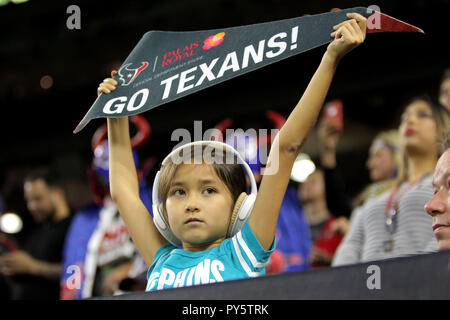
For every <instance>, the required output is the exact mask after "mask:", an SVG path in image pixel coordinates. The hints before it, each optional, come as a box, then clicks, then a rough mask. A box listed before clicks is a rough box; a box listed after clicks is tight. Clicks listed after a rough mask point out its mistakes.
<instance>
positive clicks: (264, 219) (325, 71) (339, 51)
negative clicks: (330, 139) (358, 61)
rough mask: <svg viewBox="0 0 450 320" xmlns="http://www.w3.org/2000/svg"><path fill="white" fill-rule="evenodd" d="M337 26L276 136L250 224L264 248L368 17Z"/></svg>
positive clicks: (353, 17)
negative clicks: (298, 164) (292, 177)
mask: <svg viewBox="0 0 450 320" xmlns="http://www.w3.org/2000/svg"><path fill="white" fill-rule="evenodd" d="M347 16H348V17H349V18H350V20H346V21H344V22H342V23H340V24H339V25H337V26H335V27H334V28H335V30H336V31H334V32H333V33H331V36H332V37H334V38H335V39H334V40H333V41H332V42H331V43H330V44H329V45H328V47H327V50H326V52H325V54H324V55H323V57H322V60H321V62H320V65H319V67H318V68H317V70H316V72H315V73H314V75H313V77H312V79H311V81H310V82H309V84H308V87H307V88H306V90H305V92H304V93H303V96H302V97H301V99H300V101H299V102H298V104H297V105H296V107H295V108H294V110H293V111H292V113H291V114H290V116H289V117H288V119H287V121H286V123H285V124H284V126H283V127H282V128H281V130H280V132H279V133H278V135H277V137H276V139H275V140H274V142H273V144H272V147H271V151H270V154H269V158H268V163H267V166H266V172H267V173H269V174H265V175H264V176H263V179H262V182H261V186H260V189H259V191H258V196H257V199H256V202H255V205H254V207H253V210H252V213H251V215H250V218H249V224H250V227H251V228H252V230H253V232H254V233H255V235H256V237H257V238H258V240H259V242H260V244H261V245H262V246H263V247H264V249H266V250H267V249H269V248H270V246H271V245H272V242H273V239H274V236H275V230H276V225H277V220H278V214H279V210H280V206H281V202H282V201H283V197H284V193H285V191H286V187H287V184H288V183H289V178H290V174H291V170H292V166H293V164H294V161H295V159H296V158H297V155H298V153H299V152H300V149H301V147H302V144H303V142H304V139H305V137H306V135H307V134H308V132H309V131H310V130H311V128H312V127H313V126H314V124H315V122H316V120H317V117H318V115H319V112H320V109H321V107H322V105H323V103H324V101H325V98H326V95H327V92H328V89H329V87H330V84H331V80H332V79H333V76H334V73H335V71H336V67H337V65H338V62H339V60H340V59H341V58H342V57H343V56H344V55H345V54H346V53H347V52H349V51H350V50H352V49H353V48H355V47H356V46H358V45H359V44H361V43H362V42H363V41H364V39H365V35H366V18H364V17H363V16H361V15H359V14H356V13H351V14H348V15H347Z"/></svg>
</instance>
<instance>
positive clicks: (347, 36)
mask: <svg viewBox="0 0 450 320" xmlns="http://www.w3.org/2000/svg"><path fill="white" fill-rule="evenodd" d="M347 17H349V18H350V20H346V21H343V22H341V23H340V24H338V25H336V26H334V27H333V29H334V30H335V31H334V32H332V33H331V36H332V37H334V40H333V41H332V42H331V43H330V44H329V45H328V48H327V53H328V54H330V55H331V56H332V57H333V58H335V59H337V60H339V59H341V58H342V57H343V56H344V55H345V54H346V53H347V52H349V51H350V50H352V49H353V48H356V47H357V46H358V45H360V44H361V43H363V42H364V39H365V38H366V21H367V19H366V18H365V17H363V16H362V15H360V14H358V13H347Z"/></svg>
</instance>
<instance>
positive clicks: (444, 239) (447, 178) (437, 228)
mask: <svg viewBox="0 0 450 320" xmlns="http://www.w3.org/2000/svg"><path fill="white" fill-rule="evenodd" d="M433 187H434V196H433V198H431V200H430V201H428V202H427V203H426V205H425V211H426V212H427V213H428V214H429V215H430V216H432V217H433V230H434V235H435V236H436V239H437V241H438V247H439V250H446V249H450V149H447V151H446V152H444V154H443V155H442V156H441V157H440V159H439V161H438V163H437V165H436V170H435V171H434V176H433Z"/></svg>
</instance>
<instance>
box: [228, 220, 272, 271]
mask: <svg viewBox="0 0 450 320" xmlns="http://www.w3.org/2000/svg"><path fill="white" fill-rule="evenodd" d="M275 242H276V241H275V237H274V239H273V242H272V247H271V248H270V249H269V250H264V248H263V247H262V246H261V244H260V243H259V241H258V239H257V238H256V236H255V234H254V233H253V231H252V229H251V228H250V225H249V223H248V221H247V222H246V223H245V224H244V226H243V228H242V229H241V230H240V231H239V232H238V233H237V234H236V235H235V236H234V237H233V238H232V243H233V249H234V253H235V255H236V257H237V260H238V261H239V264H240V265H241V267H242V268H243V269H244V271H245V272H246V273H247V275H248V276H249V277H258V276H260V275H264V274H265V266H266V264H267V262H268V261H269V258H270V255H271V254H272V253H273V251H274V250H275Z"/></svg>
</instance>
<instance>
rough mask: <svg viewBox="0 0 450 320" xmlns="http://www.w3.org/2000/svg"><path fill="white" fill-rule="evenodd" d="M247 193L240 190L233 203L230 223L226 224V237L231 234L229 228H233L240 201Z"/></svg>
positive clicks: (242, 200)
mask: <svg viewBox="0 0 450 320" xmlns="http://www.w3.org/2000/svg"><path fill="white" fill-rule="evenodd" d="M245 197H247V194H246V193H245V192H242V193H241V194H240V195H239V197H238V198H237V199H236V202H235V203H234V207H233V211H232V212H231V217H230V224H229V225H228V231H227V237H229V236H230V235H231V230H232V229H233V225H234V221H236V217H237V215H238V212H239V209H240V208H241V205H242V202H244V200H245Z"/></svg>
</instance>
